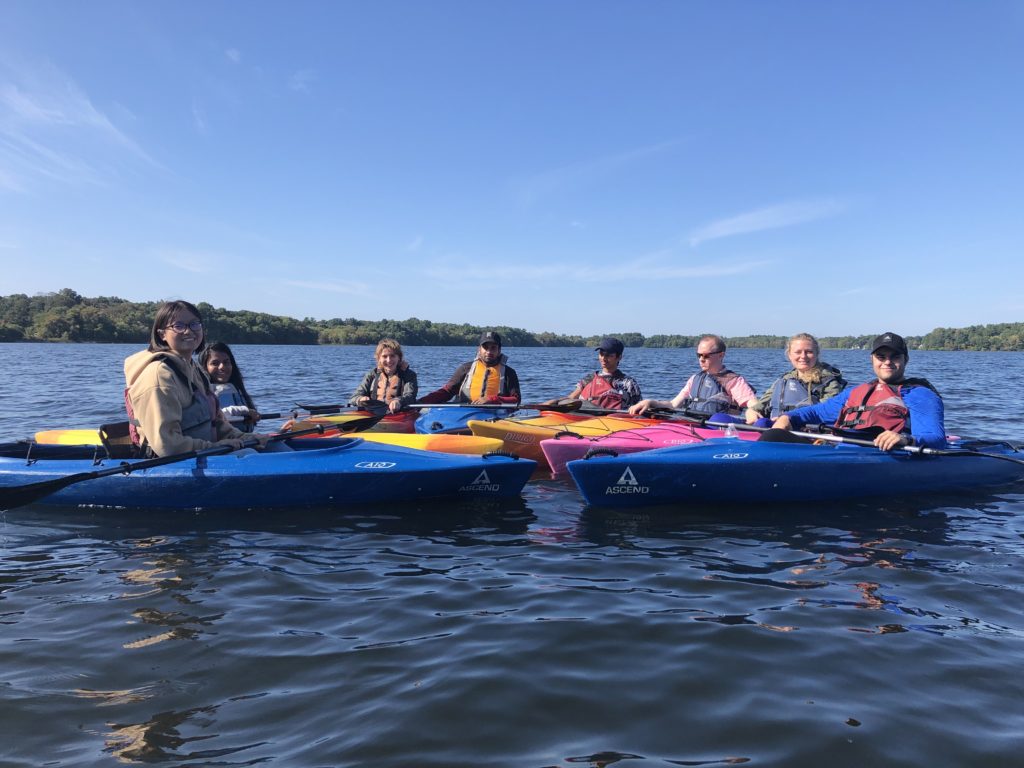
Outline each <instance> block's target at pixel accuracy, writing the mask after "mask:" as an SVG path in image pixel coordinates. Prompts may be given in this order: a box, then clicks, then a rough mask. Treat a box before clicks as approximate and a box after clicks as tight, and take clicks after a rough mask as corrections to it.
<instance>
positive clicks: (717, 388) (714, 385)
mask: <svg viewBox="0 0 1024 768" xmlns="http://www.w3.org/2000/svg"><path fill="white" fill-rule="evenodd" d="M735 376H736V374H735V373H733V372H732V371H730V370H728V369H726V370H724V371H722V372H721V373H708V372H707V371H701V372H700V373H698V374H697V376H696V378H695V379H694V380H693V386H692V387H690V397H689V399H688V400H687V401H686V402H685V403H683V409H684V410H685V411H686V412H687V413H692V414H694V415H695V416H712V415H714V414H716V413H731V414H734V415H738V414H740V413H741V410H740V408H739V406H738V405H737V404H736V403H734V402H733V400H732V396H731V395H730V394H729V393H728V392H727V391H726V389H725V383H726V382H727V381H729V380H730V379H732V378H735Z"/></svg>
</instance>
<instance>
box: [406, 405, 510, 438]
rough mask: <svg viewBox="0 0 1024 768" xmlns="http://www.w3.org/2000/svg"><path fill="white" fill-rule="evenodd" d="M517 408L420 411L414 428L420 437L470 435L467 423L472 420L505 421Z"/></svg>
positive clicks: (431, 409) (451, 406) (446, 408)
mask: <svg viewBox="0 0 1024 768" xmlns="http://www.w3.org/2000/svg"><path fill="white" fill-rule="evenodd" d="M515 410H516V409H515V408H480V407H478V406H475V405H465V406H454V405H450V406H445V407H443V408H427V409H424V410H421V411H420V415H419V416H418V417H417V418H416V421H415V423H414V427H415V430H416V433H417V434H420V435H440V434H460V433H461V434H467V435H468V434H469V427H467V426H466V422H467V421H469V420H470V419H476V420H481V421H482V420H484V419H505V418H508V417H509V416H511V415H512V413H513V412H514V411H515Z"/></svg>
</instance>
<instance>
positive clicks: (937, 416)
mask: <svg viewBox="0 0 1024 768" xmlns="http://www.w3.org/2000/svg"><path fill="white" fill-rule="evenodd" d="M903 402H904V403H906V404H907V408H908V409H909V410H910V434H911V436H912V437H913V438H914V444H915V445H919V446H921V447H923V448H944V447H945V446H946V426H945V407H944V406H943V404H942V398H941V397H939V396H938V395H936V394H935V393H934V392H932V391H931V390H930V389H928V387H912V388H910V389H909V390H907V391H906V392H905V393H904V394H903Z"/></svg>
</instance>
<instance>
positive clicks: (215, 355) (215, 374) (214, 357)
mask: <svg viewBox="0 0 1024 768" xmlns="http://www.w3.org/2000/svg"><path fill="white" fill-rule="evenodd" d="M234 372H235V369H234V366H232V365H231V357H230V356H229V355H227V354H225V353H224V352H217V351H211V352H210V354H209V357H207V358H206V373H207V375H208V376H209V377H210V381H212V382H213V383H214V384H227V383H228V382H229V381H231V374H232V373H234Z"/></svg>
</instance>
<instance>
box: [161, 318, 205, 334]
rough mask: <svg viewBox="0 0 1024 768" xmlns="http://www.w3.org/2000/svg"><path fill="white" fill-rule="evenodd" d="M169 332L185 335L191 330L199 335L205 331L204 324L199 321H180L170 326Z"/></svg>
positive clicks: (168, 327)
mask: <svg viewBox="0 0 1024 768" xmlns="http://www.w3.org/2000/svg"><path fill="white" fill-rule="evenodd" d="M167 330H171V331H174V332H175V333H184V332H185V331H186V330H190V331H192V333H199V332H200V331H201V330H203V324H202V323H201V322H199V321H198V320H193V321H192V322H191V323H182V322H181V321H179V322H176V323H171V324H170V325H168V326H167Z"/></svg>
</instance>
